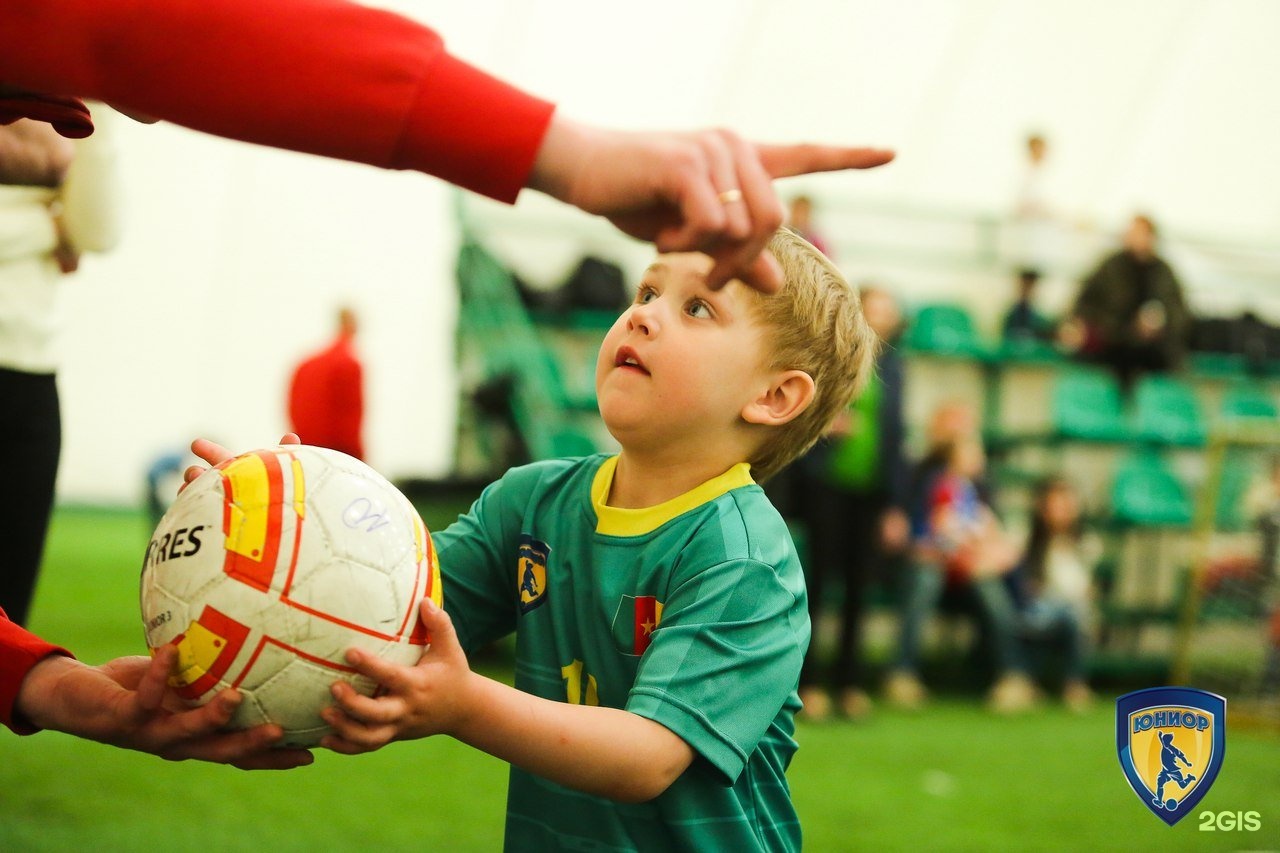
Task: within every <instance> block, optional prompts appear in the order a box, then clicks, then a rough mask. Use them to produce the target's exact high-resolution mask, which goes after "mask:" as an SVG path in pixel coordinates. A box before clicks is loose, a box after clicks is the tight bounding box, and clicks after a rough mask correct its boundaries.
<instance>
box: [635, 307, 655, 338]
mask: <svg viewBox="0 0 1280 853" xmlns="http://www.w3.org/2000/svg"><path fill="white" fill-rule="evenodd" d="M627 331H629V332H632V331H639V332H640V333H641V334H642V335H645V336H646V337H648V336H651V335H653V334H655V333H656V332H657V331H658V312H657V311H655V310H654V309H652V308H650V307H649V306H648V305H633V306H632V307H631V315H630V316H629V317H627Z"/></svg>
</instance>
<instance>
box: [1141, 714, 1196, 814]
mask: <svg viewBox="0 0 1280 853" xmlns="http://www.w3.org/2000/svg"><path fill="white" fill-rule="evenodd" d="M1159 736H1160V775H1158V776H1156V796H1155V799H1154V800H1152V802H1153V803H1155V804H1156V805H1157V806H1158V807H1160V808H1165V809H1169V810H1170V811H1173V810H1174V809H1176V808H1177V807H1178V801H1177V800H1175V799H1173V798H1172V797H1170V798H1169V801H1168V802H1165V799H1164V783H1165V782H1169V781H1173V782H1177V783H1178V787H1179V788H1186V787H1187V786H1188V785H1190V784H1191V783H1192V782H1194V781H1196V777H1195V774H1189V775H1187V776H1183V775H1182V768H1180V767H1179V766H1178V762H1179V761H1181V762H1182V763H1183V764H1185V765H1187V769H1188V770H1190V769H1191V762H1190V761H1188V760H1187V756H1186V754H1184V753H1183V751H1182V750H1180V749H1178V748H1177V747H1176V746H1174V745H1173V732H1160V735H1159Z"/></svg>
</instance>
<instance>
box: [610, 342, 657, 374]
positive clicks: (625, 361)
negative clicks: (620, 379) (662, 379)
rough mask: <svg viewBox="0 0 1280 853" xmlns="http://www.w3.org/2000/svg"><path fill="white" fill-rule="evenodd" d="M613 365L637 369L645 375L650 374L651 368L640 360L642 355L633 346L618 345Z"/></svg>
mask: <svg viewBox="0 0 1280 853" xmlns="http://www.w3.org/2000/svg"><path fill="white" fill-rule="evenodd" d="M613 366H614V367H622V368H627V369H630V370H636V371H639V372H640V373H643V374H644V375H645V376H648V375H649V370H648V369H647V368H646V367H645V366H644V363H643V362H642V361H640V356H638V355H636V351H635V350H633V349H632V348H631V347H618V351H617V353H615V354H614V356H613Z"/></svg>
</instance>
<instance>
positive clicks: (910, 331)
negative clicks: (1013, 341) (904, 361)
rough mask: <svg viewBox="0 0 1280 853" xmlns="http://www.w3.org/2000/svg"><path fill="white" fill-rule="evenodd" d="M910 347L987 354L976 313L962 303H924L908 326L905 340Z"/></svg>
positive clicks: (936, 352) (942, 352)
mask: <svg viewBox="0 0 1280 853" xmlns="http://www.w3.org/2000/svg"><path fill="white" fill-rule="evenodd" d="M903 343H904V344H905V345H906V347H907V348H908V349H911V350H914V351H916V352H920V353H929V354H931V355H948V356H961V357H965V358H984V357H986V355H987V350H986V347H984V346H983V345H982V342H981V341H980V340H979V339H978V332H977V329H976V328H975V327H974V324H973V317H971V316H970V315H969V312H968V311H967V310H965V309H964V308H963V307H962V306H960V305H953V304H945V303H940V304H935V305H924V306H921V307H920V308H919V309H918V310H917V311H916V313H915V316H913V317H912V318H911V322H910V324H909V325H908V326H907V332H906V338H905V340H904V341H903Z"/></svg>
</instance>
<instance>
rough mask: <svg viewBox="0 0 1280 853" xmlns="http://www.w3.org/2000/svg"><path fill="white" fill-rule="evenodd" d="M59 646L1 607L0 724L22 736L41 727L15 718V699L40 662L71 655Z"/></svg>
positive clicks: (19, 716) (19, 717)
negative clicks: (39, 635) (20, 623)
mask: <svg viewBox="0 0 1280 853" xmlns="http://www.w3.org/2000/svg"><path fill="white" fill-rule="evenodd" d="M70 654H71V653H70V652H68V651H67V650H66V649H62V648H59V647H58V646H55V645H53V644H52V643H46V642H45V641H44V640H42V639H40V638H39V637H37V636H36V635H35V634H32V633H31V632H30V631H27V630H24V629H23V628H22V626H20V625H18V624H16V623H14V622H11V621H10V620H9V617H8V616H6V615H5V612H4V611H3V610H0V723H2V724H4V725H5V726H8V727H9V728H10V729H12V730H13V731H15V732H17V733H18V734H20V735H25V734H31V733H32V732H34V731H37V729H36V728H35V727H34V726H32V725H31V724H30V723H29V722H27V721H25V720H23V719H21V715H18V718H17V719H15V715H14V702H15V700H16V699H17V697H18V690H19V688H21V687H22V682H23V680H24V679H25V678H26V677H27V673H29V672H30V671H31V669H32V667H34V666H35V665H36V664H37V663H39V662H40V661H42V660H44V659H45V658H47V657H49V656H50V655H70Z"/></svg>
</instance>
